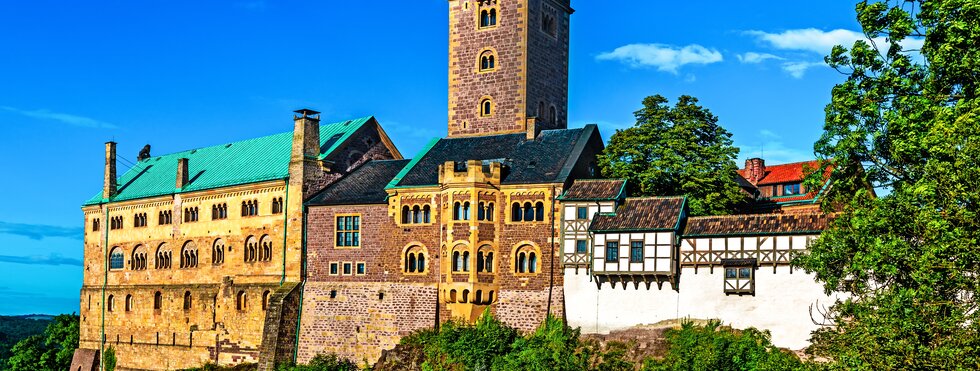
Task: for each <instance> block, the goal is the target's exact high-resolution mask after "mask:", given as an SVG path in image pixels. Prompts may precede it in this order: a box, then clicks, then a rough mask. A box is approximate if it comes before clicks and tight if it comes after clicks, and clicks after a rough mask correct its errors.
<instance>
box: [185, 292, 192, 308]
mask: <svg viewBox="0 0 980 371" xmlns="http://www.w3.org/2000/svg"><path fill="white" fill-rule="evenodd" d="M191 300H192V299H191V292H190V291H184V310H190V309H191V304H193V303H192V302H191Z"/></svg>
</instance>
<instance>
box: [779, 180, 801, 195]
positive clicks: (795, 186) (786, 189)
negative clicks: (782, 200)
mask: <svg viewBox="0 0 980 371" xmlns="http://www.w3.org/2000/svg"><path fill="white" fill-rule="evenodd" d="M800 190H801V188H800V183H790V184H784V185H783V196H790V195H798V194H800V193H801V191H800Z"/></svg>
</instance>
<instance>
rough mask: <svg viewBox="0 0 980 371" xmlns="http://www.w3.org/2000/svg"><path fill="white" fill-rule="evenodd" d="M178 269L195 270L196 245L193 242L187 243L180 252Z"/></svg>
mask: <svg viewBox="0 0 980 371" xmlns="http://www.w3.org/2000/svg"><path fill="white" fill-rule="evenodd" d="M180 267H181V268H197V245H195V244H194V241H187V243H185V244H184V247H183V248H182V249H181V250H180Z"/></svg>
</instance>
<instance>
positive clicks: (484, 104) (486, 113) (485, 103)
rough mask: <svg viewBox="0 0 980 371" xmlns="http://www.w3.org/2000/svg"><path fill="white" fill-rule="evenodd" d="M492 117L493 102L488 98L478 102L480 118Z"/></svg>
mask: <svg viewBox="0 0 980 371" xmlns="http://www.w3.org/2000/svg"><path fill="white" fill-rule="evenodd" d="M490 116H493V101H492V100H491V99H490V98H483V99H482V100H480V117H490Z"/></svg>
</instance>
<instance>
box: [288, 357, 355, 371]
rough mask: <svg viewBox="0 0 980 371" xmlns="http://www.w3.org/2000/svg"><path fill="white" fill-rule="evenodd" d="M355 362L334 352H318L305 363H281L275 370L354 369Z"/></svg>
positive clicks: (353, 370) (340, 370)
mask: <svg viewBox="0 0 980 371" xmlns="http://www.w3.org/2000/svg"><path fill="white" fill-rule="evenodd" d="M359 369H360V368H359V367H357V364H356V363H354V362H353V361H351V360H348V359H344V358H340V357H338V356H337V355H336V354H319V355H317V356H316V357H313V359H311V360H310V362H309V363H307V364H305V365H297V364H295V363H292V362H289V363H283V364H279V365H276V371H355V370H359Z"/></svg>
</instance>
